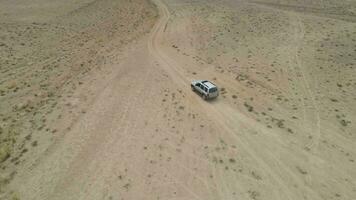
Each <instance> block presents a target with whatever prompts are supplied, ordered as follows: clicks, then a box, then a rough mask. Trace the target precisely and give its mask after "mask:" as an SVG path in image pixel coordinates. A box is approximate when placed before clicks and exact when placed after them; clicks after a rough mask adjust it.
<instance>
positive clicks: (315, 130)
mask: <svg viewBox="0 0 356 200" xmlns="http://www.w3.org/2000/svg"><path fill="white" fill-rule="evenodd" d="M294 18H295V19H296V20H297V23H298V29H299V30H296V32H295V33H296V34H295V59H296V64H297V65H296V66H297V67H298V68H297V69H298V74H300V75H301V79H300V82H301V83H302V88H303V89H304V91H305V94H306V95H307V98H308V99H310V102H311V105H312V108H311V109H312V110H311V111H309V112H308V110H307V111H306V112H308V113H309V114H310V115H308V116H313V118H314V120H315V122H314V121H312V122H311V126H312V129H311V132H310V135H311V136H312V138H311V143H310V144H309V145H308V146H307V148H309V149H310V150H315V149H317V148H318V146H319V141H320V135H321V131H320V128H321V127H320V114H319V107H318V106H317V103H316V102H315V97H314V95H313V90H312V89H311V88H310V84H309V81H308V80H307V76H308V75H307V74H306V72H305V69H304V68H303V65H302V61H301V59H300V58H299V55H298V54H299V53H298V51H299V50H300V44H301V43H302V42H303V39H304V35H305V32H304V27H303V24H302V20H301V19H300V16H299V15H294ZM297 77H298V75H297ZM309 78H312V77H309ZM302 101H303V102H304V108H303V109H308V107H307V105H306V104H305V100H304V99H302ZM304 112H305V111H304ZM304 117H306V116H304ZM306 123H310V122H306Z"/></svg>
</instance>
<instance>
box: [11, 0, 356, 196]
mask: <svg viewBox="0 0 356 200" xmlns="http://www.w3.org/2000/svg"><path fill="white" fill-rule="evenodd" d="M154 2H155V4H156V5H157V8H158V10H159V13H160V18H159V19H158V21H157V22H156V24H155V26H154V27H153V29H152V31H151V33H150V34H149V35H148V36H144V37H142V38H140V39H138V40H137V41H135V42H134V43H133V44H131V45H130V47H129V48H128V49H127V57H126V58H125V59H124V60H123V61H122V62H121V63H120V64H117V65H113V66H112V68H113V71H111V72H110V74H108V76H107V81H105V82H104V83H102V84H99V85H96V87H97V88H98V90H100V92H99V93H98V94H97V96H96V98H95V100H94V101H93V103H92V104H91V105H90V107H89V108H88V109H87V111H86V112H85V114H83V115H82V116H81V117H80V118H79V119H78V120H77V122H76V123H75V124H74V125H73V127H72V128H71V130H69V131H68V132H67V133H66V134H65V135H63V138H60V139H59V140H58V141H57V142H56V143H55V145H53V146H52V147H51V150H50V151H49V153H47V154H46V155H44V157H42V158H41V159H40V160H39V161H38V162H37V163H35V164H33V165H31V166H27V167H26V168H25V170H23V171H22V172H20V173H19V174H18V175H17V177H16V179H15V180H14V181H13V182H12V183H11V187H12V188H13V189H14V190H15V191H17V192H18V194H19V197H20V199H86V200H87V199H255V200H258V199H271V200H272V199H273V200H277V199H281V200H285V199H295V200H299V199H312V200H319V199H320V200H321V199H345V200H346V199H354V198H355V197H356V183H355V180H356V171H355V164H354V160H353V159H354V157H355V155H356V150H355V148H354V147H355V137H354V135H349V136H348V135H347V133H350V129H347V130H346V131H344V132H342V131H340V130H339V127H338V126H336V125H335V124H337V123H336V122H333V121H332V120H331V119H330V118H328V117H327V115H325V114H324V113H321V111H320V110H321V109H323V106H325V105H324V104H322V103H321V100H320V96H319V95H320V91H317V90H316V89H315V88H314V86H315V84H318V83H319V82H317V81H318V80H315V79H314V77H313V76H312V75H310V71H309V70H310V69H308V68H306V67H305V66H307V64H305V63H306V62H307V61H305V60H303V58H305V57H303V58H302V57H301V56H303V55H300V54H299V51H300V49H301V48H307V47H304V46H303V45H304V40H306V37H307V36H305V34H307V33H306V32H307V31H305V29H304V26H306V25H307V20H308V18H303V19H301V18H297V17H299V14H298V13H295V12H290V11H280V10H277V9H276V8H273V7H269V6H266V5H255V4H254V3H249V2H244V1H241V2H240V4H237V5H236V4H235V2H233V3H231V2H229V1H226V4H221V5H219V6H216V7H214V5H215V4H214V3H211V2H210V1H208V2H205V1H202V2H200V1H197V2H196V3H195V4H194V3H190V2H185V1H182V2H176V1H173V0H167V1H164V2H163V1H159V0H155V1H154ZM187 6H189V8H187ZM253 6H255V7H256V8H258V9H264V11H265V12H266V13H268V12H273V13H278V15H281V16H283V18H282V19H283V20H286V21H287V22H288V26H290V27H292V29H291V28H290V27H289V28H288V29H287V32H286V33H285V35H287V36H288V37H290V38H289V39H291V40H292V44H289V43H286V44H285V45H280V46H279V47H278V48H279V49H276V50H275V51H277V52H279V53H281V54H283V53H285V55H287V54H288V55H289V56H286V57H285V60H282V61H281V62H286V63H288V64H285V66H281V69H280V70H276V71H278V73H281V74H280V75H271V77H274V76H275V77H276V78H275V79H274V80H271V81H268V79H269V77H267V78H266V80H264V79H263V78H260V77H259V75H258V73H256V74H257V75H256V74H255V73H254V72H255V71H259V72H260V73H265V72H266V71H267V67H266V65H265V63H269V62H270V60H268V59H269V58H270V57H268V56H258V55H257V56H256V55H253V52H252V50H254V49H255V48H256V49H258V48H257V47H259V45H260V44H263V45H264V46H265V48H266V51H270V50H271V49H272V50H273V49H274V48H275V47H274V46H272V45H270V46H268V45H267V44H268V42H270V40H268V39H263V38H262V39H261V41H255V43H253V45H255V46H253V47H251V49H252V50H251V52H247V54H245V52H239V50H236V49H235V50H234V49H233V47H231V49H232V50H231V51H233V52H234V51H235V52H238V53H236V54H237V56H239V57H238V58H236V57H234V56H236V55H234V53H233V54H229V53H228V52H225V54H226V55H224V53H221V52H217V51H218V49H219V48H212V49H214V51H215V50H216V52H211V51H212V50H209V48H207V47H204V45H205V44H203V43H204V42H203V43H202V41H208V39H212V40H214V41H215V39H216V38H217V37H218V36H212V35H210V31H212V30H213V29H214V27H213V26H208V25H207V23H206V22H205V21H203V20H210V21H209V22H211V23H212V24H215V23H217V24H219V22H218V17H216V18H211V16H210V15H209V14H212V13H216V14H217V15H224V16H223V18H224V20H225V21H227V19H226V16H228V14H226V13H230V12H232V11H233V10H234V9H235V8H236V9H246V10H244V11H246V12H252V11H253V10H249V9H252V8H251V7H253ZM214 9H220V10H218V11H217V10H214ZM229 9H232V10H229ZM201 12H202V13H201ZM232 13H233V12H232ZM225 15H226V16H225ZM296 16H297V17H296ZM238 20H240V21H243V17H241V18H238ZM202 24H203V25H202ZM258 26H262V25H256V27H258ZM260 28H261V29H262V27H260ZM219 29H224V31H222V32H221V35H222V34H228V33H230V32H232V29H231V30H230V29H229V28H226V27H224V28H222V27H219ZM197 30H199V31H200V32H199V33H198V36H197V35H196V34H197V33H196V31H197ZM288 31H289V32H290V33H289V32H288ZM212 32H214V31H212ZM234 32H237V31H236V30H234ZM240 32H241V33H239V34H242V30H240ZM253 34H254V33H248V34H246V35H244V37H246V40H257V39H251V38H252V36H251V38H248V36H249V35H253ZM274 34H277V35H278V37H282V36H285V35H284V34H281V35H280V34H279V33H274ZM205 37H206V38H205ZM273 37H274V35H272V36H271V38H272V39H275V38H273ZM214 38H215V39H214ZM226 38H228V39H231V38H229V37H228V36H225V38H224V40H227V39H226ZM241 38H243V37H241ZM256 38H257V37H256ZM224 40H218V42H216V43H217V44H218V43H219V42H220V43H221V44H230V42H229V41H225V43H223V42H224ZM211 43H212V44H216V43H215V42H211ZM241 46H242V44H241ZM245 48H246V49H249V48H250V47H245ZM224 51H225V50H222V52H224ZM246 51H247V50H246ZM202 52H203V53H202ZM271 52H273V51H271ZM272 54H273V53H272ZM211 55H216V60H215V59H213V60H212V61H210V60H209V59H210V57H211ZM244 55H246V56H245V57H244ZM250 55H253V56H255V57H254V58H255V61H254V62H255V63H254V62H252V61H250V60H249V59H250V57H251V56H250ZM283 55H284V54H283ZM224 56H225V57H224ZM229 56H230V57H229ZM220 57H224V58H221V60H219V59H220ZM231 57H234V58H231ZM271 57H274V56H273V55H272V56H271ZM230 58H231V59H232V60H234V63H233V64H231V63H230V61H228V59H230ZM236 60H238V61H239V62H236ZM256 63H257V65H254V64H256ZM235 65H237V66H238V67H237V69H234V66H235ZM243 65H246V66H247V65H248V66H250V65H253V67H252V68H251V69H246V71H245V68H243ZM274 65H279V64H278V63H274ZM240 66H241V67H240ZM230 67H231V68H230ZM236 70H237V71H236ZM265 70H266V71H265ZM237 74H238V75H237ZM243 74H245V76H241V75H243ZM266 74H267V73H266ZM272 74H273V73H272ZM264 75H265V74H264ZM266 76H267V75H266ZM266 76H265V77H266ZM202 78H205V79H211V80H212V81H214V82H216V83H217V85H218V86H219V87H220V89H221V95H220V97H219V98H218V99H216V100H213V101H208V102H206V101H203V100H202V99H201V98H200V97H199V96H198V95H196V94H195V93H193V92H191V91H190V87H189V84H190V81H191V80H193V79H202ZM291 88H293V89H291ZM294 88H295V90H294ZM318 97H319V98H318ZM281 99H282V100H281ZM285 99H287V100H285ZM354 104H355V102H354V101H353V102H352V103H350V104H349V105H350V107H348V106H349V105H348V106H347V107H348V108H350V109H351V111H350V113H348V115H347V116H348V117H349V118H348V119H354V117H355V115H354V114H356V112H354V109H352V107H351V105H354ZM294 107H296V108H300V110H298V109H293V108H294ZM350 126H352V125H350ZM351 130H352V129H351ZM345 154H347V156H346V157H345Z"/></svg>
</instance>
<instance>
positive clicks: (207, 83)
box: [201, 80, 216, 89]
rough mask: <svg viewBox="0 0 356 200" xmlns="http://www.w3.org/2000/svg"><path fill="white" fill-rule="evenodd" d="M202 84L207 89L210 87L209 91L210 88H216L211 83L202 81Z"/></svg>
mask: <svg viewBox="0 0 356 200" xmlns="http://www.w3.org/2000/svg"><path fill="white" fill-rule="evenodd" d="M201 83H202V84H204V85H205V86H206V87H208V88H209V89H210V88H215V87H216V86H215V85H214V84H213V83H211V82H209V81H206V80H205V81H202V82H201Z"/></svg>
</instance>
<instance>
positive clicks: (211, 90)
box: [209, 88, 218, 93]
mask: <svg viewBox="0 0 356 200" xmlns="http://www.w3.org/2000/svg"><path fill="white" fill-rule="evenodd" d="M217 90H218V89H217V88H210V89H209V93H213V92H216V91H217Z"/></svg>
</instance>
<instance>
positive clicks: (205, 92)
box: [190, 80, 219, 100]
mask: <svg viewBox="0 0 356 200" xmlns="http://www.w3.org/2000/svg"><path fill="white" fill-rule="evenodd" d="M190 86H191V88H192V90H193V91H196V92H198V93H199V94H200V95H201V96H202V97H203V99H205V100H207V99H213V98H216V97H217V96H219V90H218V87H216V85H214V84H213V83H212V82H210V81H207V80H196V81H192V83H191V84H190Z"/></svg>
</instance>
